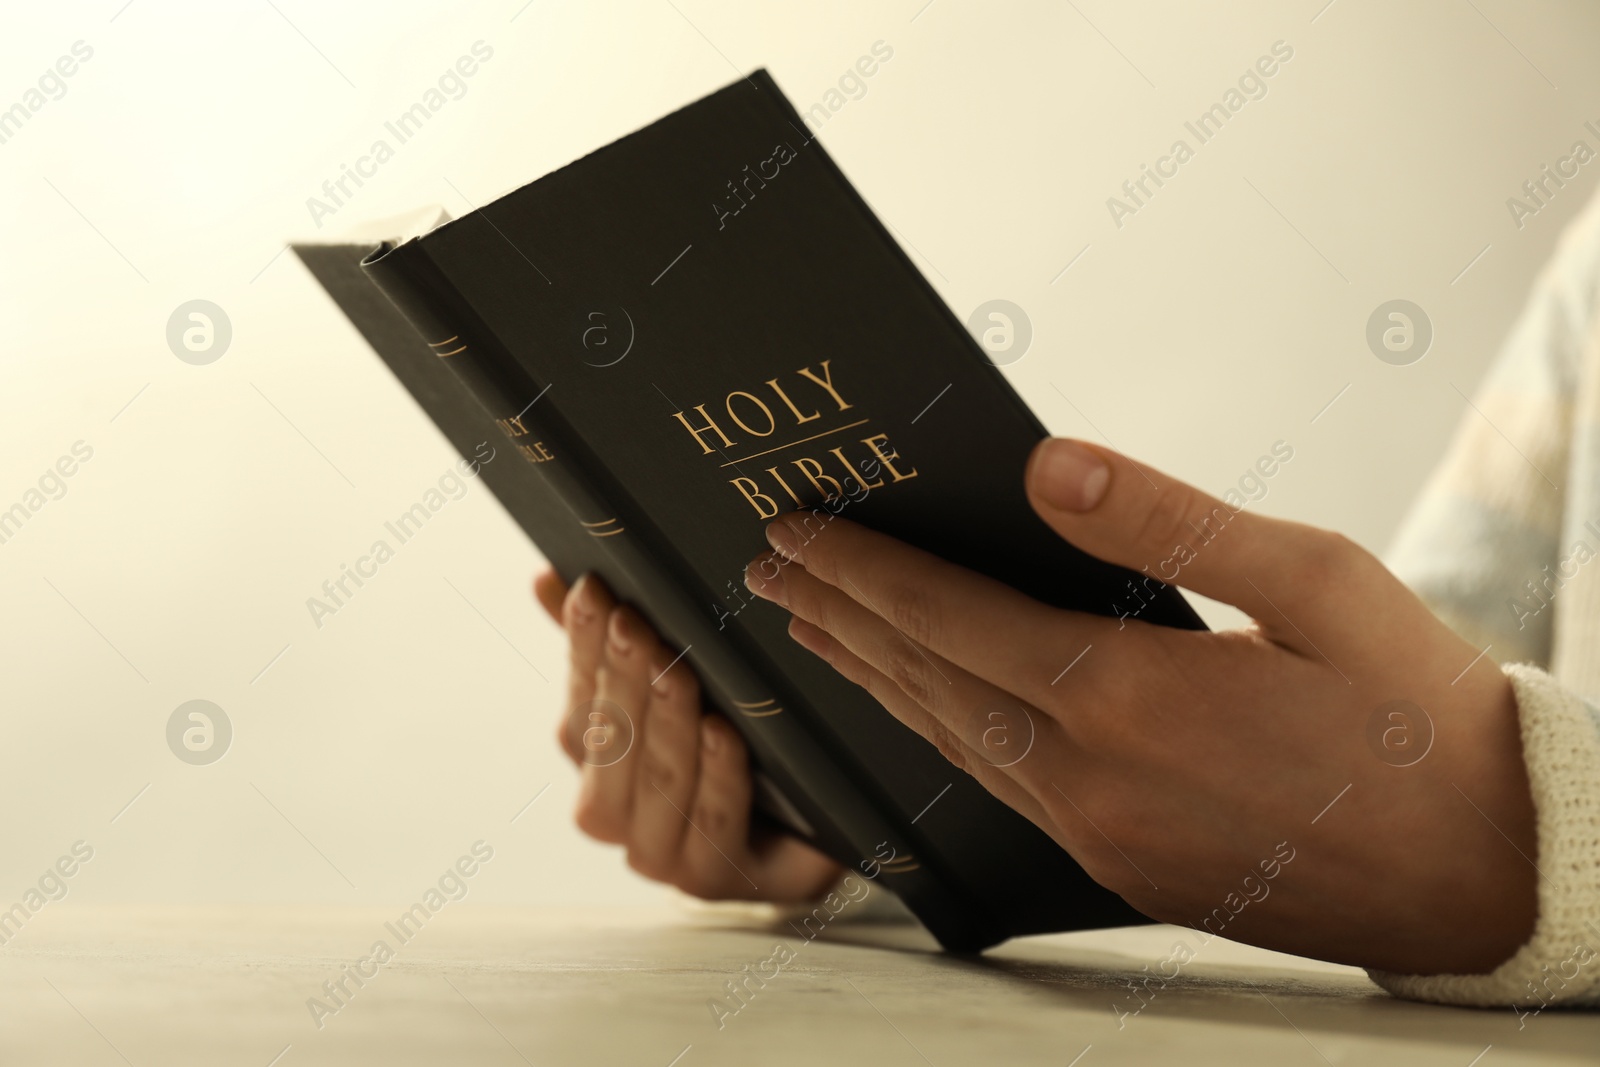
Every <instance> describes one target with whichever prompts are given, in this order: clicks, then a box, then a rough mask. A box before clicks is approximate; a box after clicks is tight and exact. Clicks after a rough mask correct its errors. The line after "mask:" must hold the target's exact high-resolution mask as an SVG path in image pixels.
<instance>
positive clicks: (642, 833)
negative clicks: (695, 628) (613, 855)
mask: <svg viewBox="0 0 1600 1067" xmlns="http://www.w3.org/2000/svg"><path fill="white" fill-rule="evenodd" d="M619 614H620V615H621V617H622V620H623V623H624V625H625V626H627V627H628V628H629V630H630V634H631V636H632V637H633V639H634V640H635V641H636V642H637V643H638V645H639V648H638V650H637V654H635V655H633V656H631V657H629V658H628V660H627V661H626V663H625V664H623V665H621V666H619V668H618V669H619V670H622V671H626V672H628V673H630V674H636V675H637V677H636V678H635V679H634V682H635V683H636V684H637V683H642V685H643V686H644V689H645V692H646V693H647V694H648V696H647V701H648V707H647V709H646V711H645V714H644V716H643V735H642V736H641V737H639V738H638V740H637V741H636V744H637V745H638V746H639V753H638V759H637V761H636V762H635V769H634V782H633V816H632V820H631V822H630V825H629V829H628V863H629V865H630V866H632V867H633V869H634V870H636V871H638V872H639V873H640V874H642V875H644V876H645V877H646V878H652V879H655V880H656V881H669V880H670V879H671V877H672V874H673V872H674V871H675V870H676V869H677V867H678V865H679V862H680V859H681V856H680V852H681V850H682V846H683V837H684V834H685V832H687V831H688V829H689V824H688V822H687V820H686V819H685V817H684V812H686V811H687V810H688V809H689V807H690V805H691V804H692V803H693V802H694V792H695V781H696V779H697V777H698V776H699V772H700V767H699V763H700V717H701V713H700V687H699V685H698V684H697V683H696V682H695V678H694V673H693V672H692V671H691V670H690V669H689V667H688V666H687V665H686V664H684V663H682V662H681V661H679V662H676V663H674V662H673V660H672V653H670V652H669V651H667V649H666V647H665V646H663V645H662V644H661V642H660V641H659V640H657V639H656V637H655V636H654V635H653V634H651V633H650V632H649V631H648V628H647V627H646V626H645V625H644V620H642V619H638V618H636V617H634V616H633V615H632V613H630V612H628V611H627V610H626V609H624V610H623V611H622V612H620V613H619ZM669 664H671V665H670V666H668V665H669ZM629 762H634V760H633V757H630V758H629Z"/></svg>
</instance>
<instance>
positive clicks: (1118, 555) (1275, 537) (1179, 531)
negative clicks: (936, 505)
mask: <svg viewBox="0 0 1600 1067" xmlns="http://www.w3.org/2000/svg"><path fill="white" fill-rule="evenodd" d="M1025 478H1026V486H1027V492H1028V500H1029V502H1030V503H1032V505H1033V509H1034V510H1035V511H1036V512H1038V514H1039V517H1040V518H1042V519H1044V521H1045V522H1047V523H1049V525H1050V526H1051V527H1052V528H1053V529H1054V530H1055V531H1056V532H1057V533H1058V534H1060V535H1061V536H1062V537H1063V538H1065V539H1066V540H1067V541H1069V542H1071V543H1072V544H1073V545H1075V546H1077V547H1078V548H1080V549H1082V550H1083V551H1085V552H1087V553H1089V554H1090V555H1092V556H1097V557H1099V558H1100V559H1103V560H1105V561H1107V562H1108V563H1116V564H1120V565H1121V566H1124V567H1127V568H1129V569H1131V570H1135V571H1139V572H1140V573H1142V574H1145V575H1148V576H1150V577H1153V578H1155V579H1157V580H1159V581H1162V582H1166V583H1168V584H1170V585H1179V586H1182V587H1183V588H1185V589H1192V590H1194V591H1195V592H1196V593H1200V594H1201V595H1203V596H1207V597H1210V598H1211V599H1213V600H1220V601H1222V602H1223V603H1226V604H1232V605H1233V606H1234V607H1236V608H1239V609H1240V610H1241V611H1244V612H1246V613H1247V614H1249V615H1250V616H1251V617H1252V618H1254V619H1255V620H1257V622H1258V623H1260V624H1261V626H1262V628H1263V630H1266V631H1268V633H1269V636H1271V637H1272V639H1273V640H1277V641H1279V642H1280V643H1286V644H1289V645H1292V646H1294V647H1298V648H1301V649H1302V650H1303V651H1306V652H1308V653H1311V652H1312V649H1313V648H1314V647H1315V646H1312V645H1311V641H1313V640H1317V639H1319V632H1321V631H1322V630H1323V629H1324V626H1325V625H1333V624H1334V619H1331V618H1327V616H1328V615H1329V611H1330V609H1332V608H1333V605H1332V604H1331V603H1329V600H1328V590H1329V589H1330V587H1335V588H1336V587H1338V584H1339V583H1338V582H1337V578H1338V575H1339V568H1343V567H1347V566H1348V567H1351V568H1354V567H1356V566H1358V563H1357V560H1358V559H1359V558H1360V557H1364V556H1365V555H1366V554H1365V553H1364V552H1362V550H1361V549H1359V548H1357V547H1356V546H1354V545H1353V544H1351V543H1350V542H1349V541H1347V540H1345V539H1344V538H1343V537H1341V536H1339V535H1338V534H1335V533H1331V532H1329V531H1325V530H1319V529H1317V528H1315V527H1311V526H1305V525H1302V524H1300V523H1293V522H1285V521H1283V520H1281V519H1272V518H1268V517H1266V516H1263V515H1254V514H1249V513H1247V512H1246V511H1245V510H1244V509H1243V507H1242V506H1241V507H1237V508H1235V507H1231V506H1229V504H1227V503H1225V502H1224V501H1221V500H1218V499H1217V498H1216V497H1213V496H1211V495H1210V494H1209V493H1204V492H1202V491H1200V490H1199V489H1196V488H1194V487H1193V486H1191V485H1186V484H1184V483H1183V482H1180V481H1178V480H1177V479H1175V478H1169V477H1167V476H1166V475H1164V474H1162V473H1160V472H1159V471H1154V470H1151V469H1150V468H1148V467H1145V466H1142V465H1140V464H1137V463H1134V462H1133V461H1132V460H1130V459H1128V458H1127V457H1126V456H1122V455H1119V454H1118V453H1116V452H1112V451H1110V450H1107V449H1101V448H1097V447H1095V446H1094V445H1090V444H1087V443H1085V442H1082V441H1075V440H1071V439H1067V438H1052V439H1049V440H1045V441H1041V442H1039V444H1038V445H1037V446H1035V448H1034V450H1033V454H1032V455H1031V456H1030V457H1029V459H1028V467H1027V473H1026V475H1025ZM1240 503H1241V505H1242V503H1243V502H1242V501H1241V502H1240ZM1368 558H1370V557H1368ZM1314 622H1315V625H1314V624H1313V623H1314ZM1301 626H1305V627H1308V628H1309V629H1310V630H1311V631H1312V633H1311V636H1310V637H1306V635H1305V634H1304V633H1301V632H1300V630H1299V627H1301ZM1328 636H1332V634H1331V633H1329V634H1328ZM1321 639H1323V640H1326V639H1327V637H1322V638H1321Z"/></svg>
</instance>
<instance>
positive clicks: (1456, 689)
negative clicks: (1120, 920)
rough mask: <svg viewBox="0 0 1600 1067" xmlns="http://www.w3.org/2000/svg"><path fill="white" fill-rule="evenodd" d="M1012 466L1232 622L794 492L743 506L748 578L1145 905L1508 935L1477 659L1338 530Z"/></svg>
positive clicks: (1341, 951)
mask: <svg viewBox="0 0 1600 1067" xmlns="http://www.w3.org/2000/svg"><path fill="white" fill-rule="evenodd" d="M1026 479H1027V488H1028V494H1029V498H1030V500H1031V501H1032V503H1033V506H1034V508H1035V510H1036V511H1037V512H1038V513H1039V515H1040V516H1041V517H1042V518H1043V519H1044V520H1045V522H1047V523H1049V524H1050V525H1051V526H1052V527H1053V528H1054V529H1055V530H1056V531H1057V532H1058V533H1059V534H1060V535H1061V536H1062V537H1064V538H1065V539H1067V540H1068V541H1070V542H1071V543H1072V544H1074V545H1076V546H1078V547H1079V548H1081V549H1083V550H1084V551H1086V552H1088V553H1090V554H1092V555H1095V556H1098V557H1100V558H1101V559H1104V560H1108V561H1110V562H1113V563H1118V564H1121V565H1123V566H1126V567H1129V568H1131V569H1133V570H1135V571H1139V570H1141V569H1143V568H1145V567H1147V566H1148V567H1149V568H1150V571H1149V572H1147V573H1152V574H1154V573H1160V574H1162V575H1164V576H1169V577H1168V580H1169V581H1170V582H1171V583H1172V584H1175V585H1180V586H1183V587H1185V588H1188V589H1192V590H1194V591H1195V592H1197V593H1200V594H1203V595H1205V596H1208V597H1211V598H1213V599H1216V600H1219V601H1223V602H1225V603H1228V604H1232V605H1235V606H1236V607H1238V608H1240V609H1241V610H1242V611H1244V612H1245V613H1247V614H1248V615H1249V616H1250V617H1251V618H1252V619H1253V620H1255V621H1254V624H1253V625H1252V626H1250V627H1248V628H1246V629H1243V630H1238V631H1232V632H1225V633H1212V632H1196V631H1183V630H1175V629H1170V628H1167V627H1161V626H1154V625H1149V624H1146V623H1142V622H1140V621H1138V620H1137V618H1128V619H1118V618H1106V617H1101V616H1096V615H1087V614H1083V613H1079V612H1073V611H1064V610H1059V609H1056V608H1053V607H1049V606H1046V605H1044V604H1041V603H1039V602H1037V601H1034V600H1031V599H1029V598H1028V597H1027V596H1024V595H1023V594H1021V593H1019V592H1017V591H1016V590H1014V589H1012V588H1010V587H1009V586H1006V585H1003V584H1001V583H999V582H996V581H993V580H991V579H989V578H987V577H984V576H981V575H978V574H976V573H973V572H971V571H968V570H965V569H963V568H960V567H956V566H954V565H952V564H950V563H947V562H945V561H943V560H940V559H938V558H936V557H934V556H931V555H929V554H927V553H925V552H922V551H920V550H918V549H915V548H911V547H909V546H907V545H905V544H903V543H901V542H899V541H896V540H893V539H891V538H889V537H886V536H883V535H880V534H877V533H873V532H871V531H869V530H866V529H864V528H862V527H860V526H857V525H855V524H853V523H850V522H848V521H846V520H844V519H839V518H835V519H833V520H832V521H828V522H821V521H819V519H817V518H812V517H811V516H810V515H796V516H785V517H781V518H779V519H777V520H775V521H774V522H773V523H771V524H770V525H769V526H768V539H769V541H770V542H771V543H772V545H773V547H774V548H775V549H776V550H777V552H776V553H775V554H772V555H766V556H762V557H760V558H759V559H758V560H756V561H755V562H754V563H752V564H751V565H750V567H749V568H748V569H747V574H746V581H747V583H748V584H749V585H750V587H751V589H752V590H753V591H754V592H756V593H758V594H759V595H761V596H763V597H765V598H766V599H768V600H771V601H774V602H776V603H777V604H779V605H781V606H783V607H784V608H786V609H788V610H789V611H790V612H791V613H792V614H793V616H794V619H793V621H792V622H791V624H790V634H791V635H792V636H793V637H794V639H795V640H796V641H798V642H799V643H800V644H802V645H803V646H805V647H806V648H808V649H809V650H811V651H812V652H814V653H815V654H817V655H818V656H820V657H822V658H823V659H824V660H826V661H827V662H828V663H830V664H831V665H832V666H833V667H834V668H835V669H837V670H838V671H839V672H840V673H841V674H843V675H844V676H845V677H847V678H849V679H850V680H851V681H853V682H855V683H857V684H858V685H861V686H864V687H865V688H866V689H867V690H868V691H869V692H870V693H871V694H872V695H873V696H874V697H875V698H877V700H878V701H879V702H880V703H881V704H883V706H884V707H885V708H887V709H888V710H889V711H890V712H891V713H892V714H893V715H894V716H895V717H896V718H898V719H899V720H900V721H901V722H903V723H905V724H906V725H907V726H909V727H911V728H912V729H914V730H916V731H917V732H918V733H920V734H921V735H922V736H924V737H926V738H927V739H928V740H929V741H931V742H932V743H933V744H934V745H936V746H937V747H938V749H939V751H940V752H942V753H943V754H944V755H945V756H946V757H947V758H949V759H950V761H951V762H952V763H954V764H955V765H956V766H957V767H959V768H961V769H962V770H964V771H966V772H967V773H969V774H971V775H972V776H974V777H975V778H977V779H978V780H979V781H980V782H981V783H982V784H983V785H984V786H985V787H986V788H988V789H989V790H990V791H991V792H993V793H994V794H995V795H996V796H998V797H1000V798H1001V799H1002V800H1004V801H1005V802H1006V803H1007V804H1009V805H1010V806H1011V807H1013V808H1015V809H1016V810H1017V811H1019V812H1021V813H1022V814H1023V815H1025V816H1026V817H1028V818H1029V819H1031V820H1032V821H1033V822H1034V823H1035V824H1037V825H1038V826H1039V827H1040V828H1041V829H1043V830H1044V831H1045V832H1046V833H1048V834H1050V836H1051V837H1053V838H1054V839H1055V840H1056V841H1057V842H1059V843H1060V844H1061V846H1062V847H1063V848H1065V849H1066V850H1067V851H1068V852H1070V853H1071V854H1072V856H1073V857H1074V858H1075V859H1076V860H1077V861H1078V862H1079V863H1080V864H1081V865H1082V866H1083V867H1084V868H1085V869H1086V870H1087V871H1088V873H1089V874H1090V875H1091V876H1092V877H1093V878H1094V879H1095V880H1096V881H1098V882H1099V883H1101V884H1102V885H1104V886H1107V887H1108V888H1110V889H1112V890H1114V891H1115V892H1117V893H1118V894H1120V895H1121V896H1122V897H1124V898H1125V899H1126V900H1128V901H1129V902H1130V903H1131V904H1133V905H1134V906H1135V907H1137V908H1138V909H1140V910H1141V911H1143V912H1145V913H1146V914H1148V915H1150V916H1151V917H1153V918H1156V919H1160V920H1163V921H1167V922H1172V923H1177V924H1181V925H1192V926H1194V927H1196V928H1198V929H1201V930H1208V931H1210V932H1212V933H1217V934H1221V935H1223V936H1226V937H1229V938H1232V939H1235V940H1239V941H1245V942H1249V943H1252V944H1257V945H1262V946H1265V947H1268V948H1273V949H1278V950H1281V951H1286V952H1292V953H1297V954H1299V955H1303V956H1313V957H1317V958H1320V959H1327V960H1335V961H1339V962H1345V963H1353V964H1359V965H1363V966H1369V967H1376V968H1380V969H1383V970H1388V971H1396V972H1405V973H1417V974H1434V973H1474V972H1484V971H1488V970H1491V969H1493V968H1494V967H1495V966H1496V965H1497V964H1499V963H1500V962H1502V961H1503V960H1505V959H1506V958H1508V957H1509V956H1510V955H1511V954H1512V953H1513V952H1514V951H1515V950H1516V949H1517V948H1518V947H1519V946H1520V945H1521V944H1522V943H1523V942H1524V941H1526V940H1527V938H1528V936H1529V934H1530V933H1531V931H1532V928H1533V923H1534V918H1535V914H1536V910H1537V893H1536V886H1537V883H1536V879H1537V878H1538V874H1537V872H1536V869H1535V867H1534V866H1533V864H1534V862H1535V861H1536V860H1537V856H1536V855H1535V846H1536V838H1535V827H1534V810H1533V803H1532V800H1531V798H1530V795H1529V789H1528V782H1527V776H1526V772H1525V769H1524V767H1523V762H1522V748H1521V740H1520V735H1519V731H1518V721H1517V710H1516V704H1515V700H1514V697H1513V694H1512V691H1511V688H1510V684H1509V682H1508V681H1507V680H1506V678H1505V676H1504V675H1503V674H1502V673H1501V672H1500V670H1499V669H1498V668H1497V667H1496V665H1495V664H1494V662H1493V661H1492V660H1490V659H1489V658H1488V657H1487V656H1485V655H1483V654H1482V653H1481V652H1480V650H1479V649H1477V648H1474V647H1472V646H1471V645H1469V644H1467V643H1466V642H1465V641H1463V640H1462V639H1461V638H1459V637H1458V636H1456V635H1455V634H1454V633H1453V632H1451V630H1450V629H1448V628H1447V627H1446V626H1445V625H1444V624H1443V623H1442V622H1440V621H1439V620H1438V619H1437V618H1435V617H1434V616H1433V615H1432V614H1431V613H1430V612H1429V611H1428V609H1427V608H1426V607H1424V606H1423V604H1422V603H1421V602H1420V601H1419V600H1417V598H1416V597H1415V596H1414V595H1413V594H1412V593H1411V592H1410V591H1408V590H1407V589H1406V588H1405V587H1404V586H1403V585H1402V584H1401V583H1400V582H1399V581H1398V580H1397V579H1396V578H1395V577H1394V576H1393V575H1391V574H1390V573H1389V572H1388V571H1387V570H1386V569H1385V568H1384V567H1383V565H1382V564H1381V563H1379V562H1378V560H1377V559H1375V558H1374V557H1372V556H1371V555H1370V554H1368V553H1367V552H1365V551H1364V550H1362V549H1361V548H1359V547H1357V546H1356V545H1354V544H1353V543H1351V542H1350V541H1348V540H1346V539H1345V538H1343V537H1342V536H1340V535H1338V534H1335V533H1331V532H1328V531H1324V530H1319V529H1315V528H1312V527H1308V526H1302V525H1299V524H1296V523H1290V522H1284V521H1281V520H1277V519H1271V518H1266V517H1263V516H1260V515H1255V514H1250V513H1246V512H1243V511H1234V510H1233V509H1231V508H1229V507H1227V506H1226V505H1224V504H1223V503H1222V502H1221V501H1218V500H1216V499H1214V498H1212V497H1210V496H1207V495H1206V494H1204V493H1202V492H1200V491H1199V490H1196V489H1194V488H1192V487H1190V486H1187V485H1184V484H1182V483H1180V482H1177V481H1174V480H1172V479H1170V478H1167V477H1165V476H1162V475H1160V474H1158V473H1156V472H1154V471H1150V470H1148V468H1144V467H1141V466H1138V465H1135V464H1134V463H1132V462H1131V461H1130V460H1128V459H1126V458H1124V457H1122V456H1119V455H1117V454H1115V453H1111V452H1108V451H1106V450H1102V449H1099V448H1095V447H1093V446H1090V445H1086V444H1083V443H1080V442H1075V441H1067V440H1051V441H1045V442H1042V443H1041V444H1040V446H1039V447H1038V448H1037V449H1036V450H1035V452H1034V454H1033V456H1032V458H1031V459H1030V462H1029V465H1028V470H1027V473H1026ZM820 514H822V515H823V516H824V517H826V513H825V512H823V513H820ZM803 520H804V521H803ZM1158 568H1160V570H1159V571H1158ZM1174 571H1176V573H1175V574H1174V573H1173V572H1174ZM1395 702H1404V703H1395ZM986 742H987V743H986ZM1024 742H1031V744H1028V745H1026V754H1025V755H1023V756H1022V757H1021V758H1020V759H1017V758H1016V756H1017V753H1018V752H1019V751H1022V750H1023V749H1024V747H1025V745H1024ZM1407 745H1409V746H1410V747H1409V748H1408V747H1407ZM1418 757H1420V758H1418ZM1019 876H1020V875H1019Z"/></svg>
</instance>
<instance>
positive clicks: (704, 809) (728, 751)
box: [673, 715, 772, 900]
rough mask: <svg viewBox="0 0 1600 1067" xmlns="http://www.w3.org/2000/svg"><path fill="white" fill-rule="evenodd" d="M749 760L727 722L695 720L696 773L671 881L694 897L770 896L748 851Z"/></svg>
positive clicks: (753, 858)
mask: <svg viewBox="0 0 1600 1067" xmlns="http://www.w3.org/2000/svg"><path fill="white" fill-rule="evenodd" d="M751 795H752V785H751V780H750V760H749V756H748V755H747V753H746V751H745V747H744V742H743V741H742V740H740V738H739V735H738V733H736V732H735V731H734V729H733V727H732V726H729V725H728V724H727V723H726V722H724V721H723V720H722V719H720V718H718V717H717V716H715V715H706V716H704V717H702V718H701V720H700V778H699V781H698V782H697V783H696V787H695V795H694V800H693V802H692V803H691V804H690V806H689V808H688V810H687V811H685V812H684V818H685V819H686V821H687V822H688V824H689V829H688V831H687V832H686V833H685V834H684V838H683V859H682V867H681V868H680V870H679V874H678V877H677V878H676V879H675V881H674V883H673V884H675V885H676V886H677V887H678V888H679V889H682V890H683V891H684V892H686V893H693V894H694V895H695V896H697V897H706V898H712V899H716V898H722V899H735V900H759V899H763V898H765V897H767V896H770V895H771V892H772V889H771V884H769V885H768V887H767V889H765V890H763V888H762V883H760V882H758V881H757V880H756V878H755V875H756V874H757V872H756V871H755V870H754V867H755V857H754V855H753V854H752V853H751V852H750V848H749V843H750V803H751Z"/></svg>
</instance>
